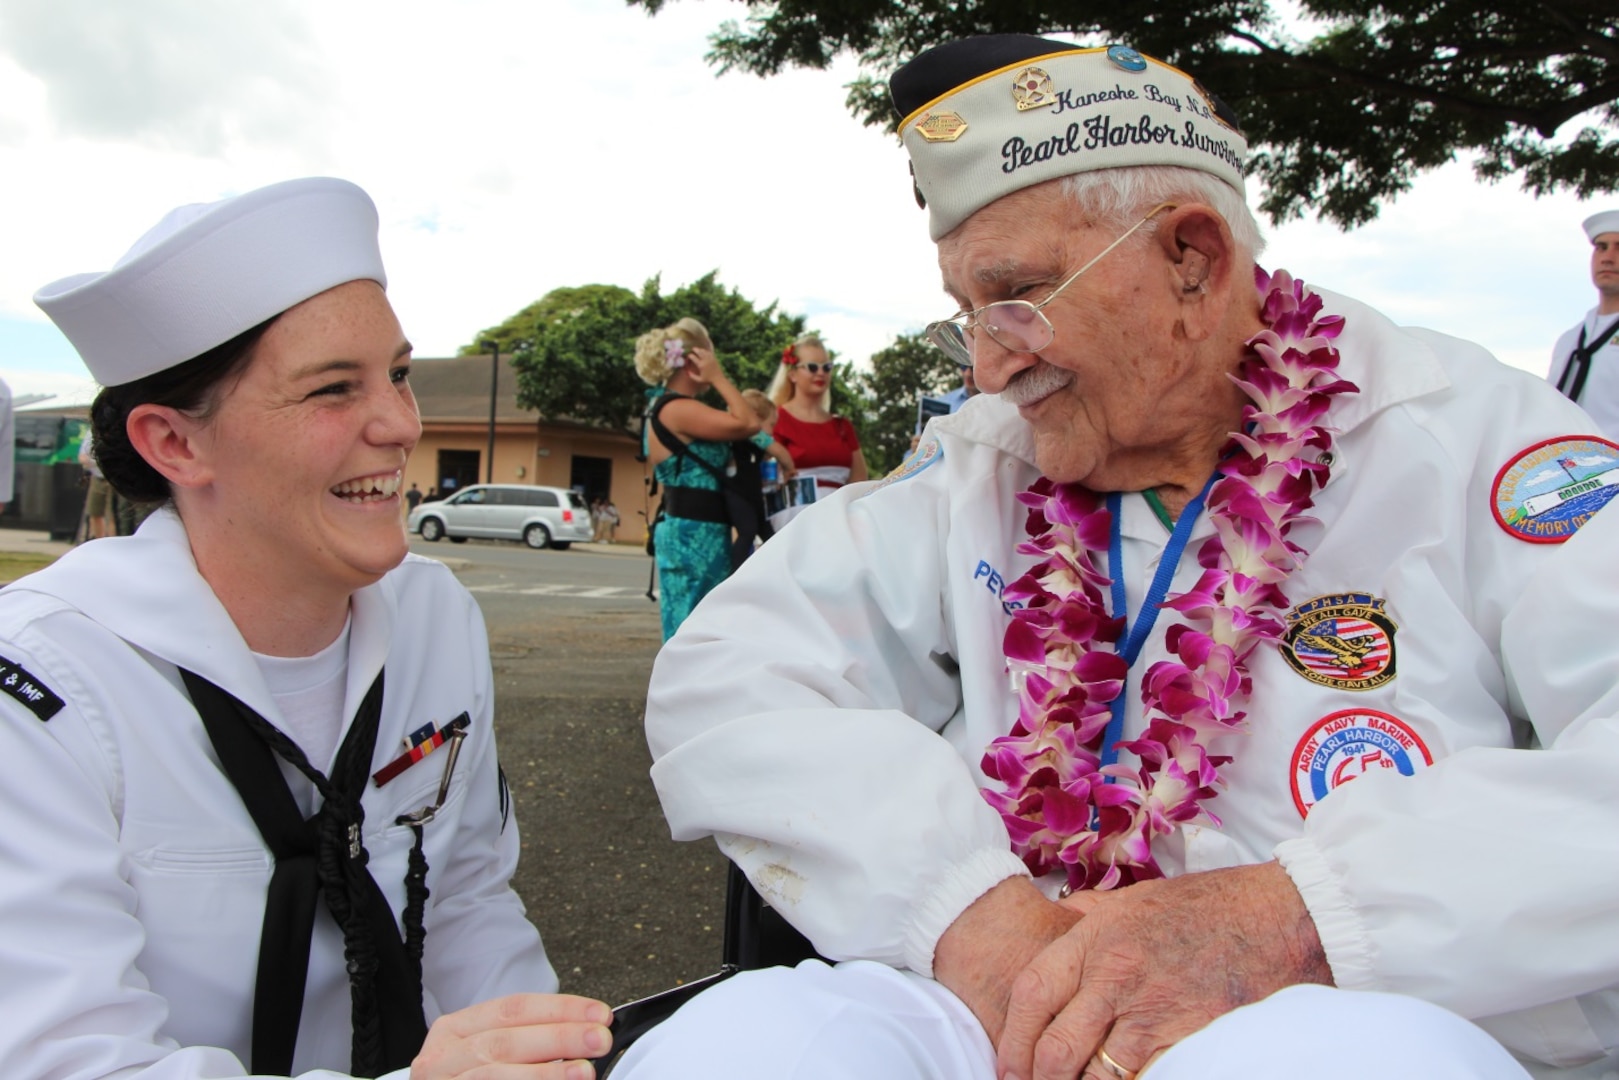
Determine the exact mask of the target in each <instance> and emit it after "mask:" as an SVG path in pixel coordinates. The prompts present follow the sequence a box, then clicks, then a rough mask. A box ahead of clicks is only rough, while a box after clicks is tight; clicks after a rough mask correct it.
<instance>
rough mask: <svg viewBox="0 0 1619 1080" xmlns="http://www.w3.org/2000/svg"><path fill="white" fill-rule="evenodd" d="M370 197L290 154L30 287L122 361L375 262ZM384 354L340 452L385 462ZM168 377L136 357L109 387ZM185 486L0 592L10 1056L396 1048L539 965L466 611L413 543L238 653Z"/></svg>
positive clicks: (311, 1057) (229, 323)
mask: <svg viewBox="0 0 1619 1080" xmlns="http://www.w3.org/2000/svg"><path fill="white" fill-rule="evenodd" d="M377 224H378V223H377V214H376V208H375V206H374V205H373V204H372V202H371V200H370V198H369V197H368V196H367V195H366V194H365V192H363V191H361V190H360V189H359V188H358V187H356V186H354V185H353V184H350V183H348V182H346V181H342V180H336V179H330V178H310V179H304V180H294V181H287V182H285V183H282V184H276V185H271V186H269V187H266V188H261V189H258V190H257V191H253V192H248V193H246V194H244V195H240V196H235V197H233V198H228V199H224V200H221V201H219V202H216V203H211V204H203V205H194V206H187V207H182V208H180V209H178V210H176V211H173V212H171V213H170V214H169V215H168V216H167V217H165V218H164V219H163V221H162V222H160V223H159V224H158V226H157V227H155V228H154V229H152V230H151V231H150V232H148V233H147V234H146V235H145V236H144V237H142V238H141V239H140V240H139V241H137V243H136V244H135V246H134V247H133V248H132V249H131V250H130V251H129V252H128V253H127V254H125V255H124V256H123V258H121V259H120V260H118V262H117V263H116V264H115V265H114V267H113V268H112V269H111V270H109V271H106V272H104V273H92V274H80V275H76V276H73V277H69V278H65V279H62V280H60V281H57V282H55V283H53V284H51V285H47V286H46V287H45V288H43V289H41V290H40V291H39V292H38V293H37V294H36V295H35V300H36V301H37V302H38V303H39V305H40V306H41V307H42V308H44V309H45V311H46V312H47V313H48V314H49V315H50V316H51V318H52V319H53V320H54V321H55V322H56V323H57V325H58V326H59V327H60V328H61V329H62V330H63V332H64V333H65V334H66V335H67V336H68V337H69V339H70V340H71V341H72V342H73V344H74V346H75V347H76V348H77V349H78V351H79V354H80V356H81V357H82V358H83V359H84V361H85V364H86V366H87V367H88V368H89V369H90V371H91V374H93V375H94V376H95V377H96V379H97V381H98V382H100V383H101V384H102V385H103V386H105V387H109V388H119V387H124V386H126V385H130V384H137V383H138V381H139V380H143V379H146V378H148V377H151V376H156V375H159V374H160V373H165V372H168V371H169V370H170V369H172V368H175V367H176V366H177V365H181V364H183V363H186V362H189V361H192V360H193V359H195V358H201V357H204V356H207V355H209V354H210V353H211V352H212V350H214V349H216V348H217V347H219V346H221V345H223V344H225V343H226V342H229V341H231V340H232V339H236V338H238V337H239V336H240V335H242V334H244V333H245V332H247V331H248V330H250V329H252V328H254V327H257V326H259V325H260V324H262V323H264V322H266V320H269V319H271V318H274V317H277V316H279V315H281V314H282V313H284V312H287V311H289V310H290V309H292V308H294V307H296V306H297V305H299V304H301V303H303V302H304V301H306V300H311V299H313V298H317V297H319V296H320V295H321V294H323V293H325V292H326V291H327V290H331V289H334V288H337V287H339V286H344V285H347V284H349V283H353V282H375V283H376V284H377V285H378V286H380V287H385V285H386V280H387V279H386V276H385V275H384V273H383V269H382V261H381V255H380V252H379V250H378V246H377ZM350 295H353V294H352V293H351V294H350ZM389 318H390V321H391V312H390V313H389ZM342 340H343V341H344V343H345V347H347V346H348V345H350V344H351V343H352V342H351V339H347V338H345V339H342ZM368 346H369V342H368V343H367V345H364V346H361V348H362V349H363V348H365V347H368ZM383 348H387V349H396V348H397V345H396V344H395V342H394V339H393V338H392V337H390V338H388V339H387V341H386V343H385V344H384V346H383ZM345 355H346V354H345ZM363 359H364V360H365V363H366V364H369V365H370V368H378V367H381V366H382V365H378V364H376V363H374V358H372V357H365V358H363ZM259 360H260V358H259V357H257V356H254V357H253V358H252V359H251V360H249V361H248V363H249V364H250V365H251V364H256V363H258V362H259ZM398 360H399V357H398V356H397V355H396V356H394V357H393V363H392V364H389V365H388V368H387V372H388V374H387V376H386V377H387V379H388V383H387V389H386V391H384V393H385V394H386V395H387V397H386V399H385V405H376V406H373V405H369V404H368V405H366V406H365V408H366V409H367V411H366V413H365V414H364V415H363V416H361V417H359V422H363V423H364V424H366V425H367V427H366V433H365V434H364V435H363V438H365V439H372V440H374V441H375V443H376V445H374V446H367V447H366V448H365V450H364V452H363V453H356V455H355V457H356V460H361V459H362V458H363V460H364V461H366V462H367V464H373V465H376V467H378V468H386V465H385V464H381V465H377V464H376V463H380V462H388V461H395V462H397V463H399V464H402V463H403V459H404V454H405V452H406V451H407V450H408V449H409V445H404V443H405V441H406V440H407V439H408V440H409V443H410V445H413V444H414V431H415V430H419V429H416V428H414V427H413V425H414V417H410V421H409V422H407V421H406V419H405V418H406V416H407V415H408V414H409V413H410V411H411V409H410V406H409V402H408V396H405V392H404V391H403V390H401V389H400V388H399V387H397V386H396V385H395V381H394V380H395V373H396V371H397V368H396V367H395V366H394V365H395V364H397V362H398ZM350 363H351V364H352V366H354V367H357V368H362V369H364V370H365V371H366V374H365V375H363V376H351V379H353V380H354V382H359V381H360V380H361V379H362V378H370V374H369V372H370V368H366V367H365V364H362V363H361V361H359V360H354V361H350ZM249 370H250V374H251V368H250V369H249ZM205 374H206V373H205ZM347 385H350V386H352V385H353V383H350V384H347ZM227 392H228V391H227ZM363 393H364V391H355V392H354V394H353V395H352V396H353V398H354V399H359V398H360V397H361V396H362V394H363ZM162 395H163V391H162V390H161V388H160V387H159V388H157V389H154V388H153V386H152V385H147V386H140V385H135V386H134V388H133V390H131V391H130V392H129V393H128V394H127V395H125V396H124V397H123V398H122V399H120V398H119V396H118V395H116V394H114V395H112V396H111V397H110V398H108V399H105V408H106V409H109V410H111V412H110V413H109V414H103V415H100V416H98V419H104V418H105V415H123V412H124V411H127V412H128V414H129V415H130V416H133V415H134V410H135V409H136V408H137V407H138V406H136V405H135V404H134V402H132V401H130V398H134V399H135V400H136V401H140V400H143V399H144V400H145V401H159V400H169V399H166V398H164V397H163V396H162ZM102 408H103V399H98V404H97V409H98V410H100V409H102ZM384 408H386V412H385V411H384ZM379 418H380V419H379ZM244 423H245V421H244ZM356 430H357V428H356ZM354 438H355V440H356V441H359V439H361V438H362V436H360V435H355V436H354ZM124 452H126V453H143V454H144V453H145V451H144V450H141V449H137V448H136V447H135V446H134V440H133V438H132V439H131V445H129V446H126V447H125V448H124ZM245 464H246V465H250V466H263V467H264V468H265V469H268V468H271V467H273V466H274V463H271V462H248V463H245ZM341 467H342V466H341V465H340V464H339V465H334V468H341ZM357 467H358V466H357ZM154 468H155V466H154ZM126 471H128V472H129V474H130V477H132V479H131V480H130V482H131V483H136V484H139V483H143V482H146V481H145V480H144V479H143V478H142V477H141V476H139V475H138V474H136V473H135V472H134V470H133V469H127V468H126ZM215 475H216V479H217V473H216V474H215ZM130 477H126V478H130ZM150 484H151V485H152V487H153V488H154V489H155V488H156V487H157V486H158V485H159V480H157V479H152V480H150ZM382 486H383V487H385V486H386V480H385V479H384V481H383V484H382ZM170 490H172V489H170ZM190 490H191V489H187V491H188V493H189V491H190ZM373 492H374V493H379V494H380V493H381V489H380V488H378V487H376V486H373ZM150 493H152V492H151V491H148V494H150ZM316 494H319V495H324V494H325V492H317V493H316ZM204 502H205V500H204ZM182 505H190V506H193V507H196V506H198V505H199V501H198V500H196V499H192V500H191V501H190V502H189V503H186V504H182ZM197 513H198V517H197V518H196V519H194V520H193V521H192V530H193V532H194V534H195V535H188V533H187V528H186V525H185V524H184V521H183V519H182V511H180V510H176V509H173V508H164V509H160V510H159V511H158V512H157V513H155V514H154V515H153V516H152V517H151V518H149V519H148V520H147V521H146V523H145V524H144V525H143V526H142V528H141V529H140V531H139V532H138V533H137V534H136V535H135V536H133V537H128V538H122V539H102V540H97V541H95V542H93V543H90V544H87V545H85V546H83V547H80V548H78V549H76V550H74V551H72V552H70V553H69V554H67V555H66V556H64V557H63V558H61V559H60V560H58V561H57V562H56V563H55V564H54V565H52V566H51V567H49V568H47V569H46V570H43V571H41V572H39V573H37V574H34V575H31V576H29V577H26V578H24V579H22V580H19V581H18V582H16V583H14V584H12V585H10V586H9V587H7V588H6V589H5V590H4V591H3V592H0V737H3V744H0V745H3V746H4V748H5V749H4V752H3V753H0V822H3V823H4V825H3V827H0V925H3V926H4V928H5V931H4V933H3V934H0V973H3V974H0V1013H3V1014H4V1016H5V1018H6V1019H5V1022H4V1023H3V1024H0V1075H4V1076H5V1077H6V1080H111V1078H114V1077H116V1078H118V1080H136V1078H139V1080H204V1078H207V1080H216V1078H223V1077H233V1076H242V1075H244V1074H246V1073H248V1072H249V1071H253V1070H256V1071H257V1072H258V1073H259V1074H261V1075H278V1076H281V1075H304V1076H308V1077H319V1078H322V1080H337V1078H340V1077H342V1076H345V1075H347V1074H348V1073H349V1072H350V1071H355V1072H359V1073H362V1074H364V1075H375V1074H376V1073H377V1072H386V1073H388V1075H390V1076H392V1077H394V1078H395V1080H402V1078H403V1077H404V1076H405V1075H406V1074H407V1073H408V1071H409V1069H408V1066H409V1063H410V1061H411V1059H412V1058H414V1057H415V1055H416V1054H417V1053H418V1052H419V1051H420V1049H421V1048H422V1045H423V1039H424V1037H425V1035H426V1026H427V1025H428V1024H431V1022H432V1021H433V1020H434V1019H436V1018H437V1017H438V1016H440V1015H442V1014H445V1013H448V1012H451V1011H454V1010H458V1009H463V1008H465V1007H467V1006H469V1005H473V1004H476V1003H478V1002H482V1001H485V1000H488V999H489V998H492V997H496V996H501V995H506V994H511V993H516V992H542V993H544V992H551V991H554V990H555V989H556V985H557V982H556V976H555V973H554V971H553V970H552V968H551V965H550V963H549V961H548V960H547V958H546V955H545V951H544V949H543V948H542V946H541V944H540V939H539V934H538V932H537V931H536V930H535V929H534V927H533V925H532V924H531V923H529V921H528V920H527V919H526V917H525V915H524V911H523V906H522V902H521V901H520V900H519V899H518V898H517V896H516V894H514V893H513V892H512V891H511V888H510V885H509V881H510V878H511V874H512V871H513V868H514V867H515V865H516V860H517V855H518V848H519V843H518V837H517V826H516V823H515V821H512V820H510V819H509V812H508V805H507V799H506V791H505V787H504V783H503V781H502V779H501V776H500V773H499V766H498V764H497V762H496V757H495V745H494V732H493V727H492V724H493V686H492V677H491V673H490V667H489V657H488V645H487V640H486V637H485V632H484V627H483V622H482V619H481V616H480V614H479V612H478V609H477V606H476V604H475V603H474V602H473V600H472V598H471V597H470V596H469V595H468V594H467V592H466V591H465V590H464V589H462V588H461V587H460V586H459V585H458V584H457V583H456V582H455V580H454V578H453V577H452V576H451V575H450V574H449V572H448V571H447V570H446V569H445V568H444V567H443V566H441V565H439V564H437V563H433V562H430V561H425V560H421V559H417V558H414V557H406V558H405V560H404V562H403V563H402V564H400V565H398V566H396V567H394V568H393V569H392V570H391V571H389V572H387V573H385V574H382V575H381V576H380V577H377V576H376V575H374V574H367V575H365V580H367V581H370V582H371V583H370V584H368V585H365V586H364V587H361V588H357V589H355V590H353V591H347V592H345V591H344V589H343V586H341V585H338V584H335V583H328V582H324V581H323V582H322V584H321V588H322V589H323V596H322V599H323V600H325V601H328V610H329V612H330V613H331V614H332V615H333V616H341V615H345V614H346V619H347V624H346V629H343V630H342V632H341V633H338V634H337V636H336V638H335V640H334V641H333V642H332V643H331V644H329V645H327V646H326V647H325V648H324V649H322V650H319V651H317V653H316V654H315V655H314V656H311V657H298V658H291V659H289V658H280V657H259V656H256V655H255V654H254V653H252V652H251V651H250V650H249V648H248V645H247V641H246V638H245V637H244V634H243V632H242V630H241V629H239V627H238V624H237V623H236V622H235V621H233V619H232V616H231V614H230V612H229V611H227V608H226V606H225V605H224V604H223V603H221V601H220V599H219V595H218V594H216V592H215V590H214V585H215V584H217V581H211V580H210V579H209V578H207V577H205V576H204V574H203V573H202V572H201V571H199V568H198V562H197V557H196V556H194V554H193V550H194V546H193V541H196V540H199V539H200V538H201V536H202V531H203V528H204V525H203V523H204V522H206V523H207V526H208V527H210V528H212V530H213V531H212V532H211V533H210V536H211V538H212V540H213V541H214V543H213V549H214V550H215V551H216V552H217V550H218V548H219V546H220V545H219V543H218V537H219V536H220V535H221V529H220V528H219V525H220V523H219V522H218V521H217V520H215V519H214V518H211V517H210V516H209V514H208V510H207V508H206V507H205V508H204V509H202V510H199V511H198V512H197ZM216 517H217V515H216ZM223 535H225V536H226V537H227V538H228V537H230V536H231V535H232V534H231V533H230V532H229V526H228V525H227V526H226V527H225V528H224V530H223ZM281 539H282V540H286V539H287V538H285V537H282V538H281ZM328 539H329V537H328ZM388 539H391V538H388V537H386V536H385V537H384V540H388ZM251 541H252V538H249V537H236V540H235V542H236V543H238V544H239V545H241V546H240V547H237V548H233V549H231V550H233V551H242V550H246V551H248V552H250V553H253V552H256V553H262V550H263V549H262V548H253V547H252V546H251ZM289 542H290V541H289ZM311 546H313V545H311ZM402 547H403V543H402V535H401V536H400V537H399V543H398V544H397V545H395V544H392V543H390V544H389V545H388V548H387V550H388V551H389V552H390V553H393V552H396V551H398V549H399V548H402ZM197 550H199V551H200V550H205V548H204V547H203V546H198V547H197ZM368 550H369V549H368ZM251 557H252V556H251V555H249V556H244V557H243V559H242V560H239V561H238V562H235V563H233V562H230V561H228V560H227V561H226V562H224V563H223V564H222V565H223V566H224V567H225V569H223V570H221V569H219V565H216V566H215V573H216V574H217V575H221V576H225V577H227V578H228V577H229V576H230V575H231V574H236V573H240V572H242V566H241V565H240V562H241V561H247V559H248V558H251ZM215 562H216V564H218V560H217V559H216V560H215ZM315 576H317V575H314V574H312V577H315ZM270 580H271V581H277V580H280V581H281V584H284V583H285V582H284V579H276V578H274V577H273V576H272V577H271V579H270ZM276 587H279V586H276ZM260 590H261V592H262V591H265V587H263V586H262V585H261V586H260ZM335 630H336V627H334V631H335ZM289 671H290V673H291V675H292V676H293V678H291V679H286V678H285V676H287V675H288V673H289ZM306 676H309V677H310V678H313V682H314V684H313V685H311V683H310V679H306V678H305V677H306ZM317 676H318V677H317ZM322 680H325V681H322ZM300 681H302V682H303V685H301V686H291V685H286V683H289V682H300ZM283 703H285V704H283ZM252 714H256V716H255V715H252ZM300 735H302V736H303V737H304V738H303V740H302V742H303V743H305V744H307V747H316V746H319V747H320V749H319V750H318V751H312V756H314V757H315V758H316V760H314V761H313V762H308V761H304V760H303V759H304V758H305V757H307V756H311V755H306V754H305V753H304V752H303V751H304V749H305V747H304V746H301V745H299V740H298V736H300ZM328 736H330V737H331V741H330V742H329V743H328V742H327V741H326V739H327V737H328ZM438 747H442V748H441V749H437V750H436V752H434V751H435V748H438ZM293 762H297V763H299V765H301V766H305V767H306V768H299V767H296V766H295V765H294V764H291V763H293ZM452 762H454V763H455V767H454V769H453V771H451V769H450V763H452ZM244 763H245V765H244ZM317 775H318V777H319V779H318V780H317V779H316V778H315V777H316V776H317ZM446 781H448V782H447V784H446ZM429 808H431V813H430V814H428V813H424V811H427V810H428V809H429ZM424 859H425V865H424ZM423 886H425V888H423ZM323 901H324V902H323ZM339 919H341V920H342V921H343V925H342V926H341V927H340V925H339V922H338V920H339ZM306 965H307V967H306ZM418 987H419V989H418ZM355 1028H358V1029H359V1030H358V1031H356V1030H354V1029H355ZM389 1070H392V1071H391V1072H388V1071H389Z"/></svg>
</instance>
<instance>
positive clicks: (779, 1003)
mask: <svg viewBox="0 0 1619 1080" xmlns="http://www.w3.org/2000/svg"><path fill="white" fill-rule="evenodd" d="M1528 1075H1529V1074H1528V1073H1527V1072H1525V1071H1524V1069H1523V1067H1522V1066H1521V1065H1519V1064H1518V1063H1517V1062H1516V1061H1515V1060H1514V1059H1513V1057H1512V1055H1510V1054H1508V1053H1507V1052H1506V1050H1504V1049H1502V1047H1501V1045H1500V1044H1499V1043H1497V1042H1495V1040H1493V1039H1491V1038H1490V1037H1489V1036H1488V1035H1486V1034H1485V1033H1484V1032H1483V1031H1481V1030H1479V1029H1478V1028H1477V1027H1475V1026H1474V1025H1472V1024H1470V1023H1468V1022H1467V1021H1466V1020H1463V1019H1462V1018H1461V1017H1459V1016H1456V1015H1455V1014H1454V1013H1450V1012H1447V1011H1445V1010H1444V1009H1441V1008H1439V1007H1438V1006H1437V1005H1430V1004H1428V1003H1426V1002H1423V1001H1418V1000H1416V999H1415V998H1407V997H1400V996H1397V995H1394V994H1372V993H1356V992H1350V991H1344V990H1333V989H1330V988H1327V987H1323V986H1295V987H1290V988H1288V989H1286V990H1283V991H1281V992H1279V993H1277V994H1274V995H1272V996H1271V997H1269V998H1267V999H1265V1000H1264V1001H1261V1002H1257V1003H1256V1004H1253V1005H1249V1006H1248V1007H1246V1008H1242V1009H1238V1010H1236V1011H1235V1012H1231V1013H1228V1014H1226V1015H1225V1016H1223V1017H1221V1018H1220V1019H1218V1020H1216V1021H1215V1022H1214V1023H1212V1024H1210V1025H1209V1026H1208V1027H1206V1028H1204V1029H1203V1030H1202V1031H1199V1032H1197V1033H1195V1034H1193V1035H1190V1036H1188V1037H1187V1038H1185V1039H1183V1040H1181V1041H1180V1042H1179V1043H1177V1044H1176V1045H1175V1046H1174V1047H1172V1048H1171V1049H1170V1050H1169V1052H1168V1053H1166V1054H1165V1055H1164V1056H1163V1057H1161V1058H1160V1059H1159V1060H1158V1061H1157V1062H1156V1063H1155V1064H1154V1065H1153V1066H1152V1068H1151V1069H1149V1070H1148V1071H1147V1072H1146V1073H1143V1074H1142V1077H1141V1080H1239V1078H1241V1080H1297V1078H1299V1077H1309V1078H1310V1080H1367V1078H1369V1077H1376V1078H1378V1080H1526V1078H1527V1077H1528ZM688 1077H689V1078H692V1080H697V1078H702V1080H754V1078H757V1080H996V1077H995V1049H994V1047H992V1046H991V1045H990V1042H989V1039H988V1037H987V1036H985V1034H984V1030H983V1028H981V1027H979V1025H978V1021H977V1020H976V1019H975V1018H974V1017H973V1015H972V1013H971V1012H970V1011H969V1010H968V1009H967V1007H966V1006H965V1005H964V1004H962V1002H961V1000H960V999H959V998H957V997H956V996H955V995H954V994H952V993H950V991H948V990H946V989H945V988H944V987H942V986H940V985H939V984H938V983H936V982H934V981H933V980H931V979H924V978H922V977H921V976H918V975H913V974H912V973H910V972H908V971H895V970H894V969H892V968H889V967H885V966H883V965H881V964H873V963H868V962H865V961H852V962H848V963H843V964H838V965H836V966H833V967H828V966H827V965H826V964H823V963H821V962H820V961H818V960H808V961H805V962H804V963H803V964H800V965H799V966H798V967H796V968H766V969H764V970H761V971H750V972H745V973H743V974H741V975H738V976H736V977H734V978H732V979H729V980H727V981H725V982H723V983H721V984H720V985H719V986H716V987H714V988H713V989H712V990H708V991H705V992H704V993H702V994H700V995H698V996H697V997H696V998H694V999H692V1001H690V1002H688V1003H687V1004H686V1006H685V1007H684V1008H682V1009H681V1010H680V1011H679V1012H677V1013H676V1014H675V1015H674V1016H673V1017H671V1018H670V1019H669V1020H667V1021H666V1022H664V1023H663V1024H661V1025H659V1026H658V1027H656V1028H654V1029H653V1030H652V1031H651V1032H649V1033H648V1034H647V1035H645V1036H644V1037H643V1038H642V1039H641V1041H640V1042H638V1043H637V1044H636V1045H635V1046H633V1047H631V1048H630V1051H629V1052H628V1053H627V1054H626V1055H625V1056H624V1058H623V1060H622V1061H620V1062H619V1064H618V1066H617V1067H616V1068H615V1069H614V1070H613V1073H612V1080H686V1078H688Z"/></svg>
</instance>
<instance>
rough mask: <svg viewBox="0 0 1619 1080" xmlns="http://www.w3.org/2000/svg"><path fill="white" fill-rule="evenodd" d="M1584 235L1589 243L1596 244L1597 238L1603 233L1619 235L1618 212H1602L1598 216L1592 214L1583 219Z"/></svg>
mask: <svg viewBox="0 0 1619 1080" xmlns="http://www.w3.org/2000/svg"><path fill="white" fill-rule="evenodd" d="M1584 224H1585V235H1586V236H1587V237H1589V238H1590V240H1591V243H1593V244H1594V243H1596V240H1597V237H1599V236H1601V235H1602V234H1603V233H1619V210H1604V211H1603V212H1602V213H1600V214H1592V215H1591V216H1590V217H1588V218H1586V219H1585V223H1584Z"/></svg>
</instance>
